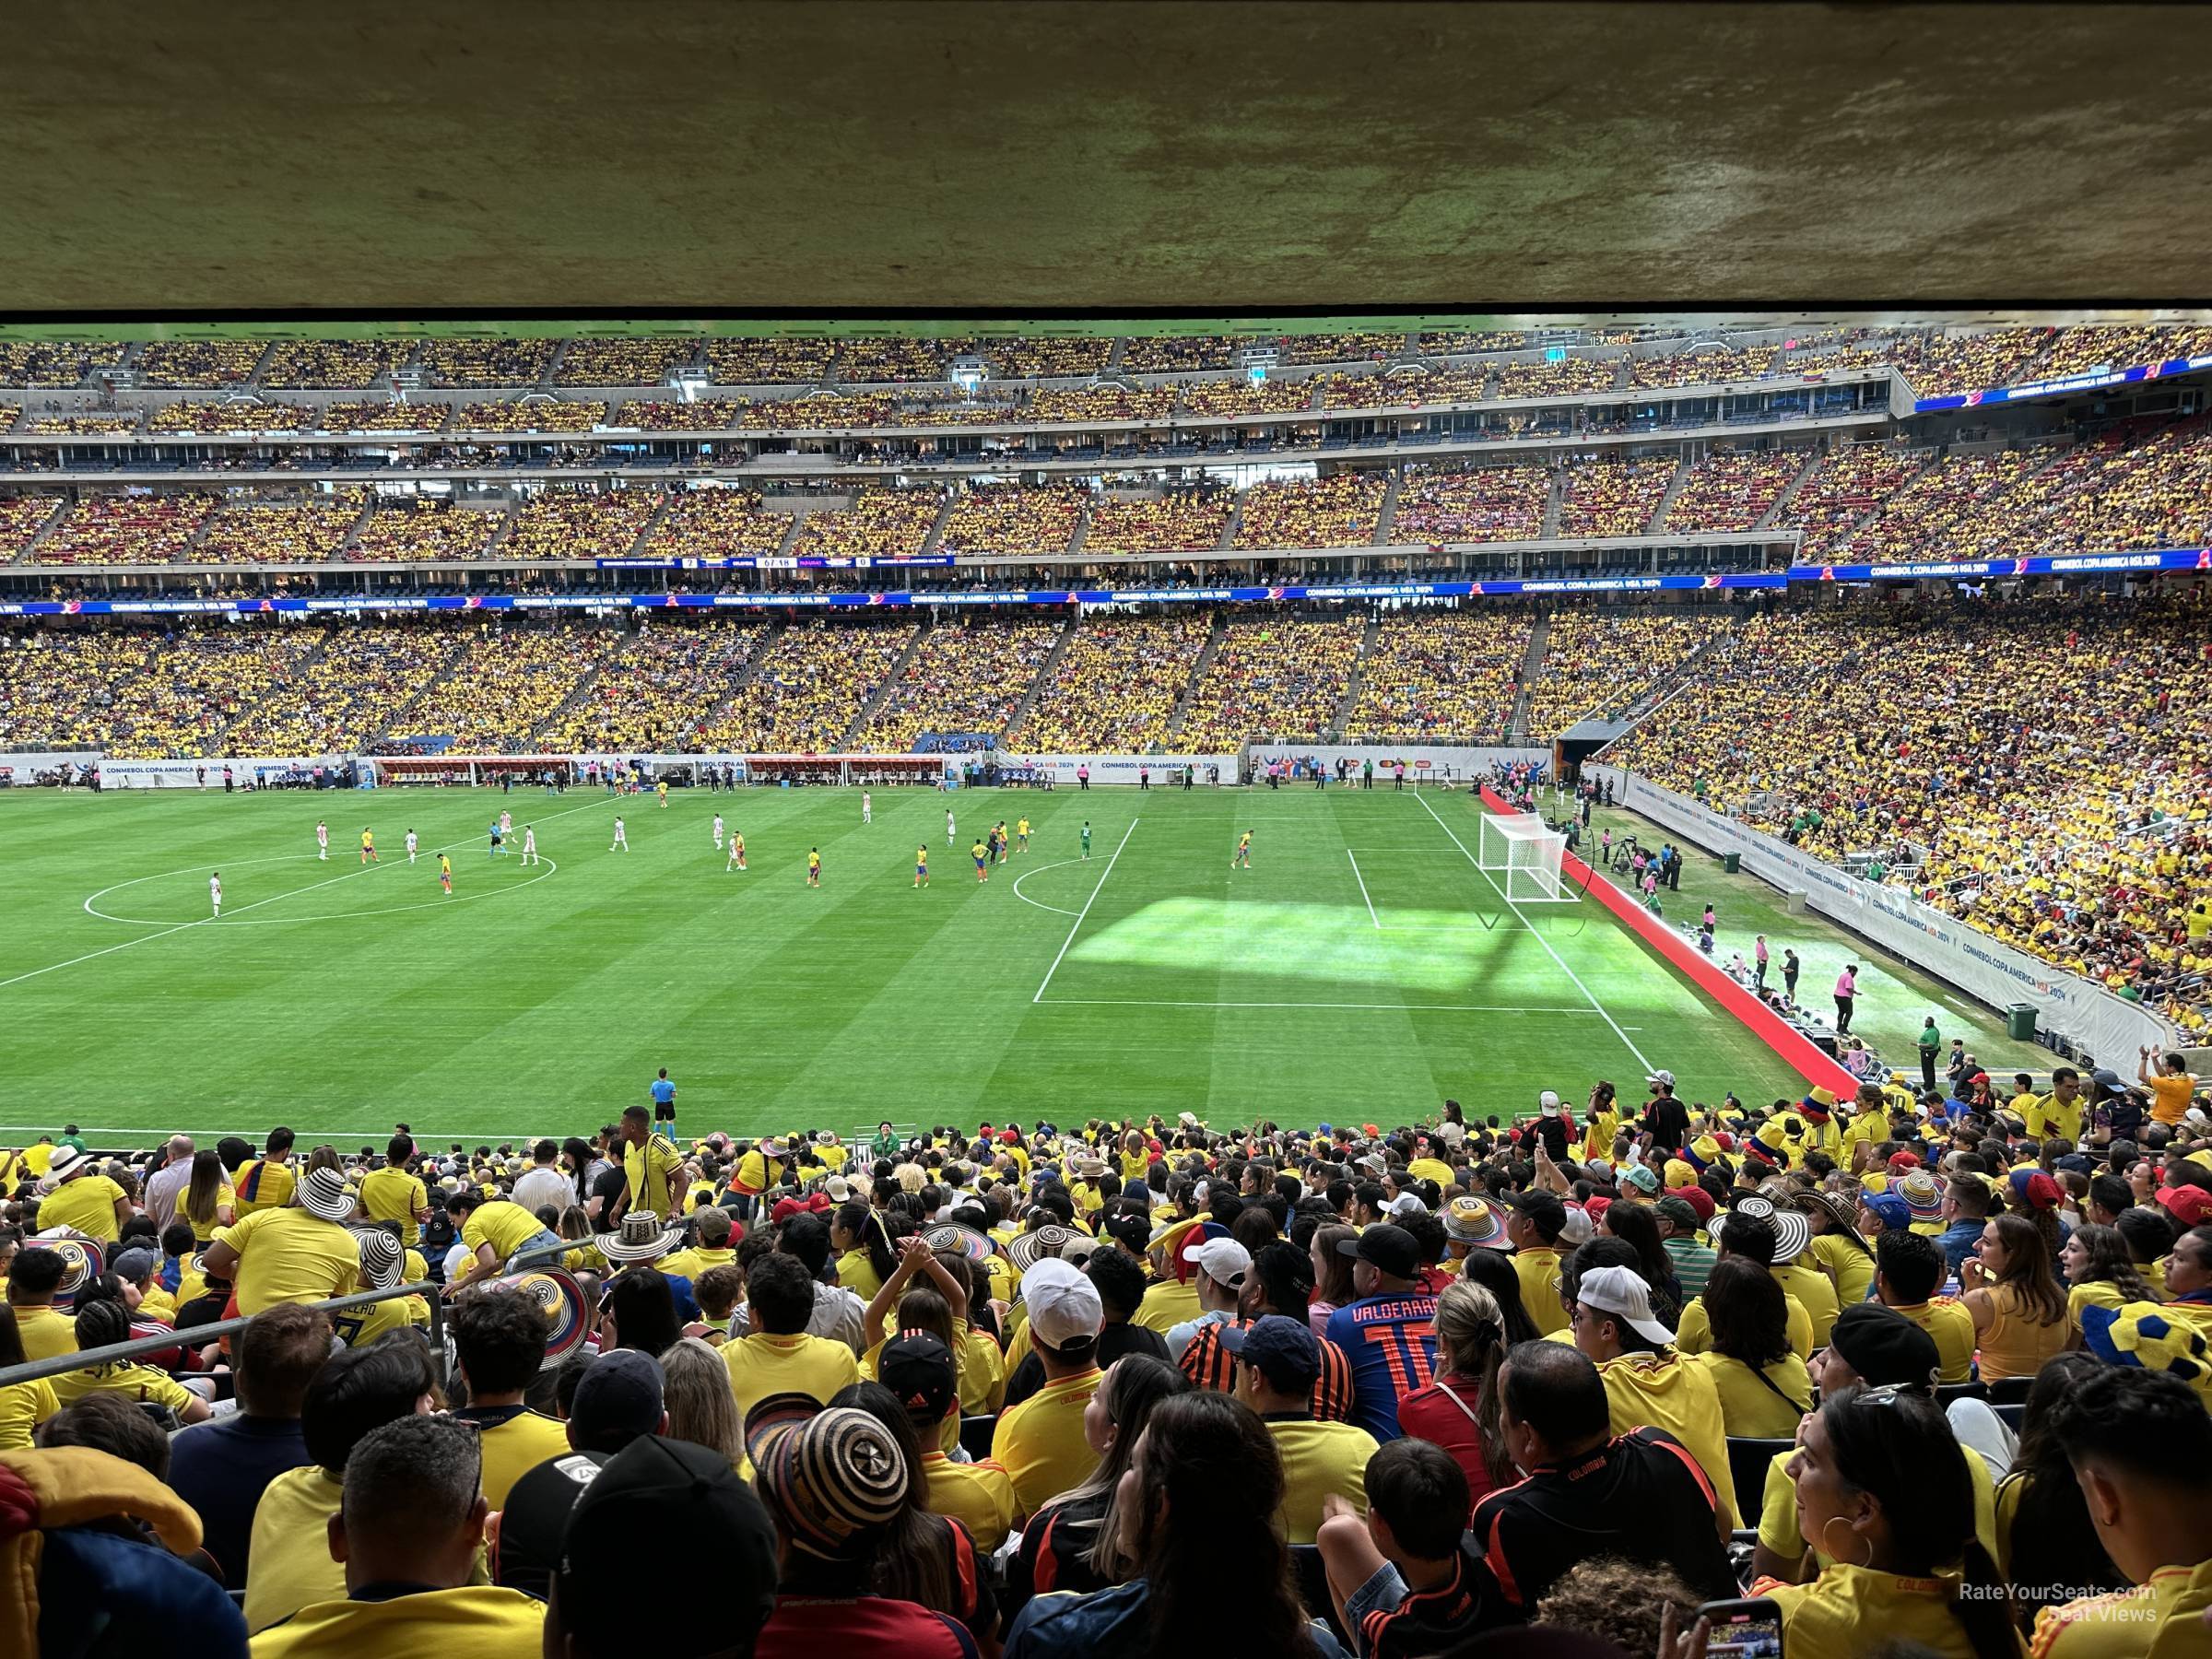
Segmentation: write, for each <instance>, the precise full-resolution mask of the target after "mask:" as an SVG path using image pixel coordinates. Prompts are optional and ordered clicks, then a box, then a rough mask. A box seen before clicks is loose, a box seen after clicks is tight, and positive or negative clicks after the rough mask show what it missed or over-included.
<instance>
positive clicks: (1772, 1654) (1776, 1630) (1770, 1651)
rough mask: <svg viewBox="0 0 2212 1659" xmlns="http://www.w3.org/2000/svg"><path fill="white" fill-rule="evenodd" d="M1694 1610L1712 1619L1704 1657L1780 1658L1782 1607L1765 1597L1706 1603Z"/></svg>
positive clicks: (1727, 1658)
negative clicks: (1710, 1638) (1709, 1638)
mask: <svg viewBox="0 0 2212 1659" xmlns="http://www.w3.org/2000/svg"><path fill="white" fill-rule="evenodd" d="M1698 1611H1699V1612H1700V1613H1701V1614H1703V1615H1704V1616H1705V1617H1706V1618H1710V1619H1711V1620H1712V1641H1711V1642H1710V1643H1709V1644H1708V1645H1707V1647H1706V1650H1705V1652H1706V1654H1707V1659H1782V1609H1781V1608H1780V1607H1779V1606H1775V1604H1774V1603H1772V1602H1771V1601H1769V1600H1768V1599H1766V1597H1764V1596H1756V1597H1753V1598H1752V1599H1750V1600H1747V1601H1722V1602H1707V1603H1706V1604H1705V1605H1704V1606H1702V1607H1700V1608H1699V1609H1698Z"/></svg>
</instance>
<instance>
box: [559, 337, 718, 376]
mask: <svg viewBox="0 0 2212 1659" xmlns="http://www.w3.org/2000/svg"><path fill="white" fill-rule="evenodd" d="M698 355H699V342H698V341H697V340H681V339H674V340H672V339H660V338H646V339H623V338H598V339H592V338H586V339H574V340H569V341H567V342H565V343H564V344H563V345H562V347H561V351H560V360H559V363H557V364H556V365H555V366H554V370H553V383H554V384H555V385H557V386H657V385H659V384H660V383H661V382H662V381H664V380H665V379H666V378H667V377H668V375H669V374H670V373H671V372H672V371H675V370H677V369H678V368H681V367H682V366H683V365H684V364H686V363H688V362H689V361H690V360H691V359H693V358H695V357H697V356H698Z"/></svg>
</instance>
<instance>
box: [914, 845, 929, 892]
mask: <svg viewBox="0 0 2212 1659" xmlns="http://www.w3.org/2000/svg"><path fill="white" fill-rule="evenodd" d="M914 885H915V886H916V887H918V888H924V887H927V886H928V885H929V849H928V848H927V847H916V848H915V849H914Z"/></svg>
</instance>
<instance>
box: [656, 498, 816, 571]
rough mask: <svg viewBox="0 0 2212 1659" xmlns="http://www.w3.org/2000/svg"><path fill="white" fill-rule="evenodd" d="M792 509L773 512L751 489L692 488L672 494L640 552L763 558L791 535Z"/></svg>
mask: <svg viewBox="0 0 2212 1659" xmlns="http://www.w3.org/2000/svg"><path fill="white" fill-rule="evenodd" d="M791 524H792V518H791V514H790V513H788V512H768V511H766V510H764V509H763V508H762V506H761V504H760V497H759V493H758V492H757V491H754V490H750V489H688V490H685V491H683V492H682V493H680V494H678V495H675V496H672V497H671V498H670V499H669V503H668V511H667V512H665V513H664V514H662V515H661V518H660V521H659V522H658V523H657V524H654V525H653V533H652V534H651V535H648V536H647V537H646V539H645V545H644V547H641V549H640V551H641V553H643V554H645V555H647V556H649V557H652V558H656V559H735V558H741V557H753V558H759V557H760V556H761V555H764V554H770V553H774V552H775V551H777V550H778V549H779V548H780V547H782V546H783V542H784V538H785V537H786V536H788V535H790V534H791Z"/></svg>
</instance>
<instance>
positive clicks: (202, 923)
mask: <svg viewBox="0 0 2212 1659" xmlns="http://www.w3.org/2000/svg"><path fill="white" fill-rule="evenodd" d="M607 804H608V803H606V802H605V801H586V802H585V803H583V805H582V806H570V807H567V808H565V809H564V810H562V811H559V812H556V813H552V814H550V815H548V816H547V818H545V819H543V820H542V821H543V822H547V823H550V822H551V821H552V820H553V819H554V818H567V817H568V816H569V814H570V813H571V812H586V811H589V810H590V809H591V808H592V807H594V806H606V805H607ZM475 839H476V838H475V837H473V836H472V837H470V838H469V840H468V841H448V842H446V843H445V845H444V846H442V847H432V848H430V849H429V853H430V854H431V856H432V857H435V856H436V855H437V854H439V853H450V852H452V851H453V849H454V848H455V847H465V846H467V845H469V844H470V842H471V841H474V840H475ZM548 862H550V861H548ZM192 867H193V868H194V869H209V870H212V869H214V868H215V865H193V866H192ZM382 867H383V866H382V865H361V866H360V868H359V869H355V870H348V871H347V872H346V874H345V875H343V876H333V877H329V878H328V879H327V880H324V881H313V882H310V883H309V884H308V885H307V886H305V887H303V888H291V889H290V890H288V891H287V892H282V893H276V894H272V895H271V896H270V897H268V898H266V899H256V900H254V901H253V903H251V904H241V905H240V906H239V907H238V908H237V909H236V910H234V911H232V912H230V913H231V914H232V915H233V916H239V915H243V914H244V913H245V912H247V911H251V910H259V909H260V908H261V907H262V906H263V905H265V904H275V903H276V902H277V900H280V899H296V898H298V897H299V896H300V894H301V893H312V892H313V891H314V890H315V889H316V888H326V887H331V886H334V885H335V884H336V883H338V882H341V881H351V880H352V879H353V878H354V877H356V876H366V875H368V874H369V872H370V871H371V870H377V869H382ZM177 874H183V872H182V871H180V872H177ZM325 919H326V920H337V919H338V918H335V917H334V918H325ZM215 920H216V918H215V917H213V916H202V917H200V918H199V920H197V921H196V922H180V923H178V924H176V925H175V926H174V927H165V928H163V929H162V930H161V931H160V932H159V933H150V934H140V935H138V936H137V937H136V938H135V939H125V940H124V942H123V943H122V944H120V945H110V946H107V947H103V948H101V949H99V950H88V951H87V952H86V953H85V954H84V955H83V956H77V957H71V958H70V959H68V960H67V961H65V962H49V963H48V964H47V965H46V966H45V967H43V968H33V969H32V970H31V971H29V973H18V974H17V975H16V976H15V977H14V978H13V979H4V980H0V991H4V990H6V988H7V987H8V986H10V985H19V984H21V983H22V982H24V981H25V980H34V979H37V978H38V977H39V976H40V975H41V974H42V973H58V972H60V971H62V970H63V969H65V968H74V967H76V965H77V964H78V963H79V962H90V961H96V960H98V959H100V958H101V957H104V956H112V955H114V954H115V952H117V951H119V950H128V949H130V947H132V946H134V945H147V944H151V943H152V942H153V941H154V940H156V939H166V938H168V937H169V935H171V934H180V933H182V932H184V931H185V930H186V929H187V928H193V927H206V926H207V925H208V924H210V923H212V922H214V921H215Z"/></svg>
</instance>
